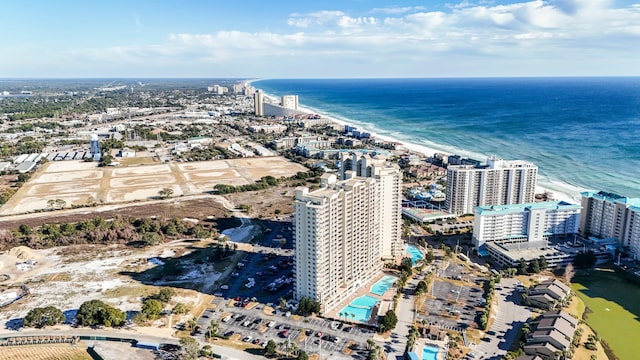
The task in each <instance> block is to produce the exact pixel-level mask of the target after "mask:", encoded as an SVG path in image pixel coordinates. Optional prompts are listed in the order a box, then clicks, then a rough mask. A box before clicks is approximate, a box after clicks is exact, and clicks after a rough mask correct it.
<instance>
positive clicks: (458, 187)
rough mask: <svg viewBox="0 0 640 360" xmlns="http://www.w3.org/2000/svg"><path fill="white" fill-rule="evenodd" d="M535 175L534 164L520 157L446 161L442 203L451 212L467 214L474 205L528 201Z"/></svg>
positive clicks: (533, 191) (536, 170)
mask: <svg viewBox="0 0 640 360" xmlns="http://www.w3.org/2000/svg"><path fill="white" fill-rule="evenodd" d="M537 176H538V167H537V166H536V165H534V164H532V163H530V162H527V161H521V160H514V161H507V160H502V159H499V158H489V159H487V164H486V165H450V166H449V167H448V168H447V199H446V203H445V205H446V207H447V209H448V210H449V212H451V213H454V214H470V213H473V211H474V209H475V207H476V206H486V205H505V204H507V205H508V204H522V203H530V202H533V201H534V197H535V188H536V183H537Z"/></svg>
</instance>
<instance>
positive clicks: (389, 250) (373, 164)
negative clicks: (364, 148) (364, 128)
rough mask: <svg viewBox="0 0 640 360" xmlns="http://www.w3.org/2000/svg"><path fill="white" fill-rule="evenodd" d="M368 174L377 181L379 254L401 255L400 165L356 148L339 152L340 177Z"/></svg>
mask: <svg viewBox="0 0 640 360" xmlns="http://www.w3.org/2000/svg"><path fill="white" fill-rule="evenodd" d="M349 171H351V172H352V173H353V175H355V176H360V177H371V178H375V179H377V180H378V183H379V184H380V209H381V214H382V216H381V218H380V223H381V224H380V227H381V228H380V229H381V230H380V231H381V234H382V241H381V243H380V254H381V256H382V258H383V259H397V258H399V257H402V256H404V254H405V253H404V246H403V243H402V239H401V236H402V172H401V171H400V168H399V167H398V166H397V165H396V164H393V163H390V162H388V161H387V159H386V158H385V157H383V156H373V157H372V156H371V155H370V154H362V153H358V152H350V153H341V154H340V177H341V178H342V179H346V178H348V177H349V176H351V174H350V173H349Z"/></svg>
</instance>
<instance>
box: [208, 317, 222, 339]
mask: <svg viewBox="0 0 640 360" xmlns="http://www.w3.org/2000/svg"><path fill="white" fill-rule="evenodd" d="M219 328H220V324H218V322H217V321H215V320H211V321H210V322H209V326H207V334H208V335H209V337H214V336H216V335H217V334H218V329H219Z"/></svg>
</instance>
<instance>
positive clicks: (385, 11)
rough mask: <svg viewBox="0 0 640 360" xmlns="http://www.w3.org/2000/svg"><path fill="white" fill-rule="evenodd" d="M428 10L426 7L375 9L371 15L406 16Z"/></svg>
mask: <svg viewBox="0 0 640 360" xmlns="http://www.w3.org/2000/svg"><path fill="white" fill-rule="evenodd" d="M423 10H426V8H425V7H424V6H405V7H386V8H374V9H373V10H371V13H374V14H376V13H382V14H394V15H397V14H405V13H408V12H415V11H423Z"/></svg>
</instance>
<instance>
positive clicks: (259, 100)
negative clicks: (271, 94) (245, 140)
mask: <svg viewBox="0 0 640 360" xmlns="http://www.w3.org/2000/svg"><path fill="white" fill-rule="evenodd" d="M253 102H254V104H253V109H254V114H255V115H256V116H264V94H263V93H262V91H260V90H256V92H255V93H254V94H253Z"/></svg>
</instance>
